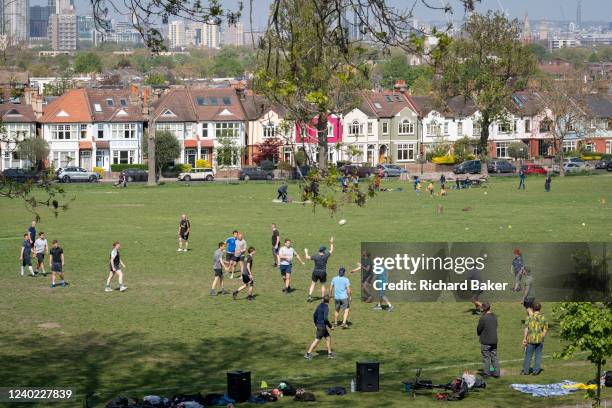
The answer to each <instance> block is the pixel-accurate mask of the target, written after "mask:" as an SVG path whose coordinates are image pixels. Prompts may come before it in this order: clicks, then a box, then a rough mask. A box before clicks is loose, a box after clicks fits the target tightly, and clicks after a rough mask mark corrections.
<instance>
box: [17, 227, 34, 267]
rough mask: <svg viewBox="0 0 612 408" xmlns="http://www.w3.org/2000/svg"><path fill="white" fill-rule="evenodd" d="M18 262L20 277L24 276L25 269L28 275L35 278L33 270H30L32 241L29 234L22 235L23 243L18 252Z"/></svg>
mask: <svg viewBox="0 0 612 408" xmlns="http://www.w3.org/2000/svg"><path fill="white" fill-rule="evenodd" d="M19 260H20V261H21V276H24V275H25V267H26V266H27V267H28V268H29V269H30V275H31V276H32V277H35V276H36V274H35V273H34V269H33V268H32V241H31V240H30V233H29V232H26V233H25V234H23V243H22V244H21V249H20V252H19Z"/></svg>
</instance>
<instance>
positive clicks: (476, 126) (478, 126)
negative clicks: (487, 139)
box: [472, 121, 482, 137]
mask: <svg viewBox="0 0 612 408" xmlns="http://www.w3.org/2000/svg"><path fill="white" fill-rule="evenodd" d="M481 132H482V125H481V124H480V122H478V121H476V122H474V125H473V126H472V137H480V133H481Z"/></svg>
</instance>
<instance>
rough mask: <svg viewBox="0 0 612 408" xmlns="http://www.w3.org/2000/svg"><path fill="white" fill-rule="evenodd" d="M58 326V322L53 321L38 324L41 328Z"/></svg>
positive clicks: (56, 327) (57, 327) (46, 328)
mask: <svg viewBox="0 0 612 408" xmlns="http://www.w3.org/2000/svg"><path fill="white" fill-rule="evenodd" d="M60 327H62V326H61V325H60V324H59V323H54V322H48V323H41V324H39V325H38V328H39V329H43V330H51V329H59V328H60Z"/></svg>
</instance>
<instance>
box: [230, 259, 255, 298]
mask: <svg viewBox="0 0 612 408" xmlns="http://www.w3.org/2000/svg"><path fill="white" fill-rule="evenodd" d="M254 255H255V248H253V247H249V249H248V251H247V255H246V256H245V257H244V262H243V269H242V286H240V287H239V288H238V289H237V290H235V291H234V293H232V297H233V298H234V300H236V297H237V296H238V293H240V292H241V291H242V290H244V289H248V291H247V293H248V295H247V300H248V301H251V300H253V285H255V280H254V279H253V256H254Z"/></svg>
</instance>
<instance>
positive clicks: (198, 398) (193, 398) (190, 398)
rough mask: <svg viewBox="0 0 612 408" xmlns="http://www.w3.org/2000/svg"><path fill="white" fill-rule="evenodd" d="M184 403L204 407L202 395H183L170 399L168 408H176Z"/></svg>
mask: <svg viewBox="0 0 612 408" xmlns="http://www.w3.org/2000/svg"><path fill="white" fill-rule="evenodd" d="M184 402H197V403H198V404H200V405H206V404H205V403H204V398H203V397H202V394H200V393H197V394H185V395H175V396H174V397H172V398H171V399H170V406H172V407H178V406H179V405H180V404H181V403H184Z"/></svg>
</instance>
